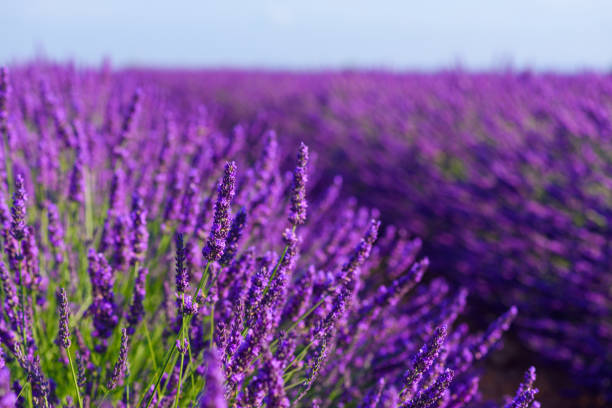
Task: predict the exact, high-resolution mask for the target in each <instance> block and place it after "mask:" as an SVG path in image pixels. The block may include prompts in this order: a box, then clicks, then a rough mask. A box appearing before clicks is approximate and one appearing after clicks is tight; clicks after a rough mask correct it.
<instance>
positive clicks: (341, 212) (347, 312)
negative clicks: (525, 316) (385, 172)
mask: <svg viewBox="0 0 612 408" xmlns="http://www.w3.org/2000/svg"><path fill="white" fill-rule="evenodd" d="M164 95H165V92H163V90H162V91H160V90H159V88H158V87H157V85H156V83H155V82H154V81H142V80H136V79H134V78H132V77H130V76H126V77H122V76H113V75H111V73H110V72H109V71H108V70H99V71H98V70H80V69H76V68H74V67H70V66H56V65H50V64H43V63H37V64H32V65H29V66H26V67H17V68H15V69H14V70H12V71H11V75H10V76H9V73H8V70H6V69H2V70H1V71H0V114H1V117H0V131H1V134H2V141H3V149H2V152H3V154H2V157H1V159H2V160H0V162H1V163H2V172H1V174H2V178H1V183H0V185H1V187H2V188H1V196H2V200H0V204H1V205H0V242H1V245H2V260H1V262H0V281H1V285H0V286H1V295H2V298H1V300H2V316H1V319H0V344H1V348H0V352H1V354H0V356H1V358H0V407H9V406H11V407H12V406H22V407H53V406H67V407H68V406H70V407H77V406H78V407H79V408H82V407H98V406H120V407H151V406H161V407H170V406H173V407H178V406H181V407H188V406H189V407H191V406H199V407H216V408H223V407H262V406H265V407H268V408H273V407H289V406H308V407H332V406H334V407H335V406H345V407H357V406H359V407H411V408H417V407H419V408H433V407H448V408H450V407H457V408H458V407H469V406H482V405H483V404H485V403H486V402H485V401H483V399H482V397H481V395H480V393H479V391H478V383H479V376H480V370H479V369H478V364H477V363H478V361H480V360H482V359H483V358H485V356H486V355H487V354H488V353H489V352H490V351H491V350H492V349H494V348H495V347H496V346H497V345H498V344H499V341H500V338H501V335H502V333H503V332H504V331H505V330H507V329H508V328H509V325H510V323H511V322H512V320H513V319H514V318H515V316H516V315H517V309H516V308H515V307H511V308H510V309H509V310H508V311H507V312H506V313H504V314H503V315H501V316H500V317H499V318H498V319H497V320H495V321H492V322H491V323H490V326H489V327H488V329H486V330H485V331H483V332H470V330H469V329H468V326H467V325H466V324H465V323H461V324H460V323H458V322H457V318H458V317H459V315H460V314H461V313H462V311H463V310H464V308H465V306H466V297H467V290H466V289H464V288H460V287H455V286H452V285H450V284H448V283H447V282H445V281H444V280H443V279H441V278H435V277H432V278H431V279H428V280H426V282H421V281H422V279H423V275H424V273H425V271H426V269H427V267H428V265H429V261H428V260H427V259H426V258H421V259H419V258H418V253H419V250H420V247H421V242H420V241H419V240H418V239H409V238H408V237H406V236H405V234H403V233H402V232H400V231H398V230H397V229H396V228H394V227H392V226H388V227H386V228H385V229H384V231H383V230H381V227H380V222H379V221H378V219H379V218H380V217H379V213H378V211H377V210H372V209H368V208H366V207H363V206H360V205H359V204H358V203H357V201H356V200H354V199H349V200H343V199H341V198H340V196H341V194H340V188H341V184H342V182H341V179H339V178H336V179H335V180H334V181H333V182H332V183H331V184H330V185H329V186H328V187H327V188H325V189H322V191H321V192H320V193H317V194H311V193H310V191H311V190H312V189H311V188H310V186H312V185H314V184H315V183H318V184H320V180H317V178H318V177H319V176H318V174H319V173H317V172H316V171H314V168H313V161H314V160H312V158H310V157H309V150H308V148H307V147H306V145H304V144H301V145H299V148H298V149H297V161H296V160H295V159H291V158H285V156H284V155H283V153H282V149H281V147H280V143H279V141H278V140H277V139H278V137H277V135H276V133H275V132H273V131H270V130H267V131H265V132H263V133H262V134H260V135H259V136H260V137H259V140H258V143H257V144H249V143H250V139H248V138H247V136H246V132H245V130H244V128H243V127H241V126H240V125H238V126H236V127H235V128H234V129H233V131H232V132H230V133H229V134H228V133H224V132H221V131H220V130H219V129H218V127H217V126H216V125H215V123H214V121H213V120H212V119H211V118H210V117H209V116H208V115H207V114H206V111H205V109H203V108H201V107H199V106H189V105H185V104H183V103H182V101H181V97H180V95H179V96H174V97H172V96H167V95H165V96H164ZM291 156H292V155H290V156H289V157H291ZM286 161H289V162H291V167H292V168H293V171H289V172H286V171H285V170H284V166H283V165H282V163H284V162H286ZM534 380H535V371H534V369H533V368H531V369H529V370H528V371H527V373H526V376H525V380H524V382H523V383H522V384H521V385H520V387H519V389H518V391H517V393H516V395H515V396H510V397H506V398H505V401H497V403H498V404H502V406H505V407H508V408H509V407H513V408H519V407H524V408H527V407H538V406H539V404H538V403H537V402H535V401H534V398H535V394H536V393H537V389H536V388H535V387H534ZM500 399H501V396H500ZM486 404H488V405H487V406H497V405H496V404H493V403H486ZM491 404H493V405H491Z"/></svg>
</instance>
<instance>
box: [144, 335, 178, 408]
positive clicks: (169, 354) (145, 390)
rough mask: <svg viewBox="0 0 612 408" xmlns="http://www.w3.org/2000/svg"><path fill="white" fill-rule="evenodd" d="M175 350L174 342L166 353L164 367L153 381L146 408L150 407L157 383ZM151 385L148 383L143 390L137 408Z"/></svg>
mask: <svg viewBox="0 0 612 408" xmlns="http://www.w3.org/2000/svg"><path fill="white" fill-rule="evenodd" d="M175 349H176V342H175V343H173V344H172V348H170V351H168V357H167V358H166V362H165V363H164V366H163V367H162V369H161V372H160V373H159V374H158V376H157V380H154V381H155V388H154V389H153V392H152V393H151V397H149V402H147V406H146V408H149V405H151V401H153V396H154V395H155V393H156V392H157V389H158V388H159V383H160V382H161V379H162V377H163V375H164V372H165V371H166V367H167V366H168V363H169V362H170V358H171V357H172V356H173V355H174V350H175ZM151 385H153V383H150V384H149V386H148V387H147V388H146V389H144V394H143V396H142V398H141V400H140V401H139V402H138V406H139V407H140V406H141V404H142V400H143V399H144V397H145V395H146V393H147V392H148V390H149V388H151Z"/></svg>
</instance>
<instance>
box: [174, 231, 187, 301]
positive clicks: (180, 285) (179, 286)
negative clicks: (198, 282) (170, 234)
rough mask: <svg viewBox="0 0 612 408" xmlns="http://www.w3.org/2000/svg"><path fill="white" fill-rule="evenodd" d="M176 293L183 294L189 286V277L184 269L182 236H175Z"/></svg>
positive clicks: (179, 234) (184, 258)
mask: <svg viewBox="0 0 612 408" xmlns="http://www.w3.org/2000/svg"><path fill="white" fill-rule="evenodd" d="M175 261H176V276H175V279H176V291H177V293H185V291H186V289H187V286H188V285H189V277H188V276H187V269H186V268H185V261H186V253H185V244H184V242H183V234H181V233H178V234H176V257H175Z"/></svg>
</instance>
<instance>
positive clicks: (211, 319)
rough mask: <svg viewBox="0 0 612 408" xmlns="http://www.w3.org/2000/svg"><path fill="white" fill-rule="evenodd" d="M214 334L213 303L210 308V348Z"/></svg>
mask: <svg viewBox="0 0 612 408" xmlns="http://www.w3.org/2000/svg"><path fill="white" fill-rule="evenodd" d="M214 334H215V305H214V304H213V305H212V306H211V308H210V348H212V346H213V335H214Z"/></svg>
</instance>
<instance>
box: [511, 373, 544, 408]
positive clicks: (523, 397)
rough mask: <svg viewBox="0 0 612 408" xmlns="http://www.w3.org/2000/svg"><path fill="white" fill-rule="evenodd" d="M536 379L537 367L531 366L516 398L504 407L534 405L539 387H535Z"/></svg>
mask: <svg viewBox="0 0 612 408" xmlns="http://www.w3.org/2000/svg"><path fill="white" fill-rule="evenodd" d="M535 379H536V374H535V367H529V369H528V370H527V372H525V380H524V381H523V382H522V383H521V385H520V386H519V388H518V390H517V391H516V395H515V396H514V399H512V401H510V402H509V403H508V404H506V406H505V407H504V408H530V407H532V406H533V405H532V404H536V402H534V399H535V395H536V394H537V393H538V389H537V388H534V387H533V383H534V382H535Z"/></svg>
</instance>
